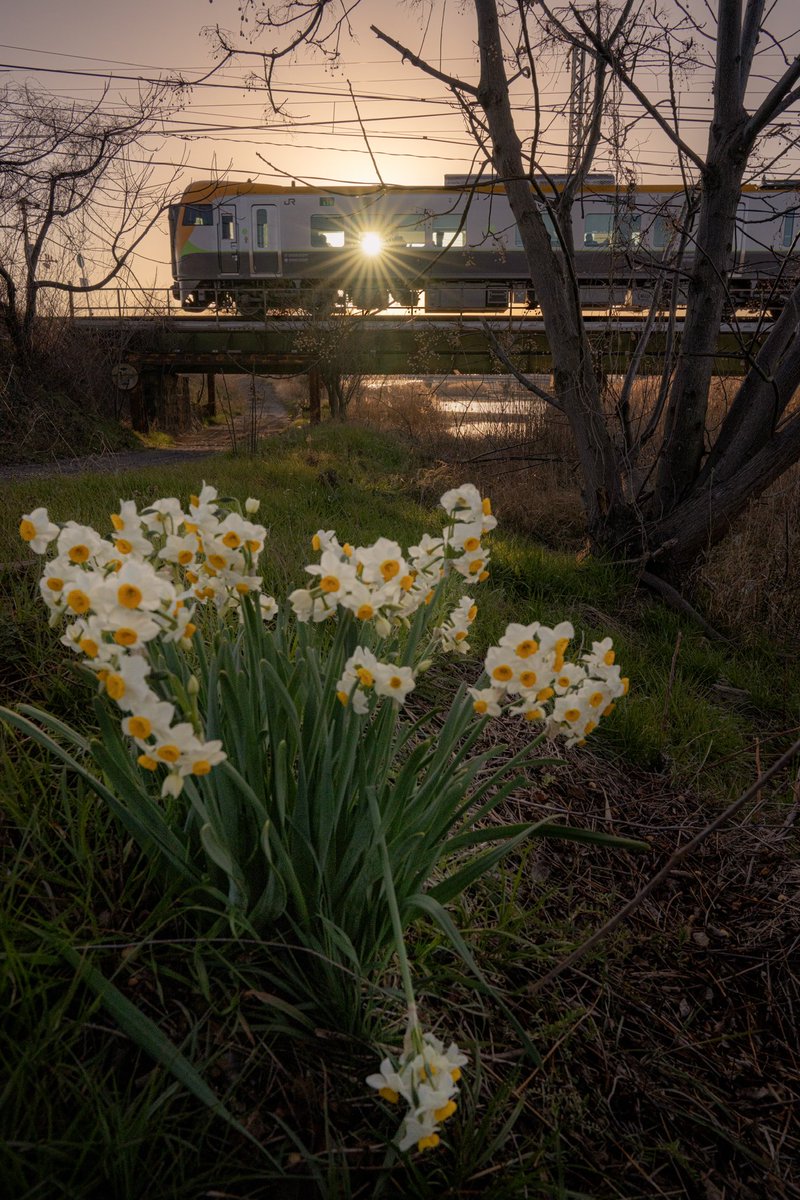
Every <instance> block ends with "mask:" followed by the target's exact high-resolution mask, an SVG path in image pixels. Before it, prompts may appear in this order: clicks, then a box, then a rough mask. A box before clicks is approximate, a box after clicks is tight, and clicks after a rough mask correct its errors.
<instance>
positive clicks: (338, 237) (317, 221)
mask: <svg viewBox="0 0 800 1200" xmlns="http://www.w3.org/2000/svg"><path fill="white" fill-rule="evenodd" d="M311 245H312V246H343V245H344V225H343V224H342V221H341V218H339V217H323V216H320V215H319V214H315V215H314V216H312V218H311Z"/></svg>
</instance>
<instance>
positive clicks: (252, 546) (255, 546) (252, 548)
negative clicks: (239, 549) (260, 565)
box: [247, 538, 263, 554]
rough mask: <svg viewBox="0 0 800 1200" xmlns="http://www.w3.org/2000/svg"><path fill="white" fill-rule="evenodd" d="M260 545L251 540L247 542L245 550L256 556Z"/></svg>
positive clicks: (260, 543)
mask: <svg viewBox="0 0 800 1200" xmlns="http://www.w3.org/2000/svg"><path fill="white" fill-rule="evenodd" d="M262 545H263V543H262V542H257V541H256V539H255V538H251V539H250V541H248V542H247V549H248V550H249V551H250V553H251V554H258V552H259V550H260V549H261V547H262Z"/></svg>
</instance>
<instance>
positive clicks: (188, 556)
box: [178, 550, 194, 567]
mask: <svg viewBox="0 0 800 1200" xmlns="http://www.w3.org/2000/svg"><path fill="white" fill-rule="evenodd" d="M193 558H194V555H193V554H192V552H191V550H180V551H179V552H178V562H179V563H180V564H181V566H182V567H188V565H189V563H190V562H191V561H192V559H193Z"/></svg>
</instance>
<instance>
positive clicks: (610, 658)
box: [603, 650, 616, 667]
mask: <svg viewBox="0 0 800 1200" xmlns="http://www.w3.org/2000/svg"><path fill="white" fill-rule="evenodd" d="M615 658H616V655H615V653H614V651H613V650H606V652H605V654H604V655H603V662H604V663H605V664H606V666H607V667H613V665H614V659H615Z"/></svg>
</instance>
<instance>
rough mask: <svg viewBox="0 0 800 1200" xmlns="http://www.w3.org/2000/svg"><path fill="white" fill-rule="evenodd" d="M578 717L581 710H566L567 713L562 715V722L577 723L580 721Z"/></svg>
mask: <svg viewBox="0 0 800 1200" xmlns="http://www.w3.org/2000/svg"><path fill="white" fill-rule="evenodd" d="M580 715H581V710H580V709H579V708H568V709H567V711H566V712H565V713H564V720H565V721H578V720H580Z"/></svg>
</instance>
